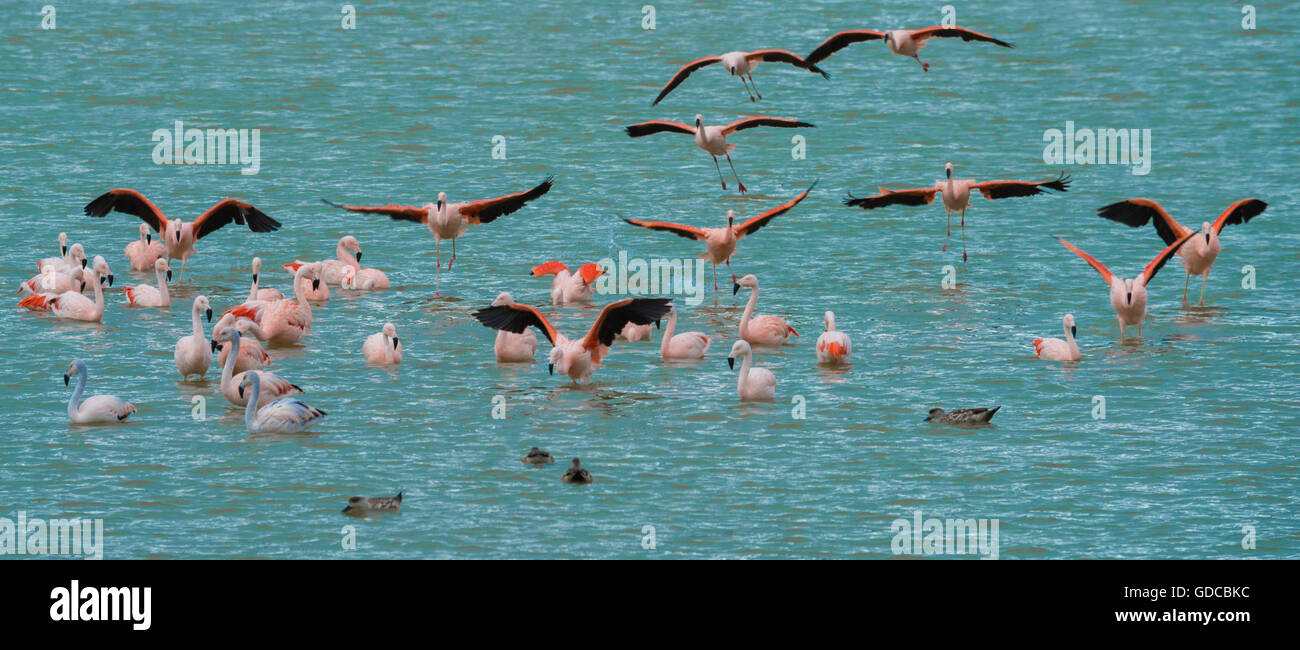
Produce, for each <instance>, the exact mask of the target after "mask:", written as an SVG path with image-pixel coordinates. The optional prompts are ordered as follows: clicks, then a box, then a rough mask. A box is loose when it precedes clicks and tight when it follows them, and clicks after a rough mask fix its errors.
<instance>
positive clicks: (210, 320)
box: [207, 307, 212, 323]
mask: <svg viewBox="0 0 1300 650" xmlns="http://www.w3.org/2000/svg"><path fill="white" fill-rule="evenodd" d="M207 316H208V322H209V323H211V322H212V308H211V307H208V311H207Z"/></svg>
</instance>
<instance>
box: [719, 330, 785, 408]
mask: <svg viewBox="0 0 1300 650" xmlns="http://www.w3.org/2000/svg"><path fill="white" fill-rule="evenodd" d="M736 357H743V358H744V361H742V362H741V364H740V377H739V378H738V379H737V380H736V394H737V395H739V396H740V399H741V400H742V401H750V400H770V399H772V398H774V397H776V375H773V374H772V371H771V370H768V369H767V368H755V367H753V362H754V352H753V350H752V349H751V348H750V347H749V343H748V342H747V341H744V340H740V341H736V342H735V343H733V344H731V354H730V355H728V356H727V367H728V368H732V369H735V367H736Z"/></svg>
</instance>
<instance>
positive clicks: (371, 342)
mask: <svg viewBox="0 0 1300 650" xmlns="http://www.w3.org/2000/svg"><path fill="white" fill-rule="evenodd" d="M361 356H363V357H365V358H366V363H373V364H376V365H381V366H390V365H391V366H395V365H397V364H399V363H401V362H402V342H401V340H400V339H398V338H397V328H396V327H393V324H392V323H384V327H383V330H382V331H380V332H379V333H378V334H371V335H370V336H367V337H366V342H365V343H364V344H363V345H362V346H361Z"/></svg>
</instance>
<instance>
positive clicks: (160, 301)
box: [122, 257, 172, 307]
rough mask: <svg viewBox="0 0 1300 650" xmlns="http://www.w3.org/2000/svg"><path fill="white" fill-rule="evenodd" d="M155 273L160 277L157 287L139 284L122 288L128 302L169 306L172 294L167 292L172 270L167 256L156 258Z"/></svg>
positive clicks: (147, 305)
mask: <svg viewBox="0 0 1300 650" xmlns="http://www.w3.org/2000/svg"><path fill="white" fill-rule="evenodd" d="M153 274H154V277H156V278H157V279H158V286H157V287H156V288H155V287H152V286H149V285H147V284H137V285H136V286H134V287H125V288H123V289H122V291H124V292H125V293H126V301H127V302H128V303H130V304H131V305H132V306H134V307H168V306H170V305H171V304H172V301H171V296H169V295H168V294H167V283H168V282H170V281H171V279H172V270H171V267H170V266H168V265H167V258H165V257H160V258H158V259H156V260H154V262H153Z"/></svg>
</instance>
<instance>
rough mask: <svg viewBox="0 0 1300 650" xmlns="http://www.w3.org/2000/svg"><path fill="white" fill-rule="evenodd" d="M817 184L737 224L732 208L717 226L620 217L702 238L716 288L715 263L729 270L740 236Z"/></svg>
mask: <svg viewBox="0 0 1300 650" xmlns="http://www.w3.org/2000/svg"><path fill="white" fill-rule="evenodd" d="M814 187H817V183H816V182H813V184H812V185H809V186H808V189H806V190H804V191H803V193H801V194H800V195H799V196H796V197H794V198H793V199H790V200H789V201H786V202H785V203H782V204H781V205H778V206H776V207H775V208H772V209H771V210H768V211H767V212H764V213H762V214H760V215H758V216H757V217H752V218H750V219H749V220H747V221H745V222H744V223H742V224H740V225H739V226H737V225H736V213H735V211H734V210H727V225H726V226H723V227H721V228H696V227H694V226H683V225H682V224H679V223H670V222H667V221H643V220H640V219H623V221H626V222H628V223H630V224H632V225H634V226H641V227H642V228H649V229H650V230H661V231H663V232H670V233H673V234H674V235H677V236H678V237H685V238H687V239H694V240H698V241H702V242H704V247H705V252H704V255H702V257H704V258H705V259H707V260H709V261H710V262H712V263H713V290H714V291H717V290H718V265H719V264H722V263H723V262H726V264H727V270H728V271H731V256H732V254H734V253H735V252H736V244H737V243H738V242H739V241H740V240H741V239H744V237H745V236H746V235H751V234H753V233H755V232H757V231H758V229H759V228H762V227H763V226H766V225H767V224H768V222H770V221H772V220H773V219H775V218H776V217H779V216H781V215H783V214H785V213H787V212H789V211H790V209H791V208H793V207H794V206H796V205H799V202H800V201H802V200H804V198H806V197H807V196H808V193H809V192H811V191H812V190H813V188H814ZM731 281H732V282H733V283H734V282H735V281H736V274H735V273H732V274H731Z"/></svg>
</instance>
